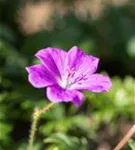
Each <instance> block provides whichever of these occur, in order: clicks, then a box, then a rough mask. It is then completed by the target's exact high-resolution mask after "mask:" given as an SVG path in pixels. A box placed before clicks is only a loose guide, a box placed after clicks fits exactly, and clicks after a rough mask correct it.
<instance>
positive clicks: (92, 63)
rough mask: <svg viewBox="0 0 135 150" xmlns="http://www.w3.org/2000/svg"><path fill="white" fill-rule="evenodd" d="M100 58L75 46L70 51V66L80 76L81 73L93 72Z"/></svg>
mask: <svg viewBox="0 0 135 150" xmlns="http://www.w3.org/2000/svg"><path fill="white" fill-rule="evenodd" d="M98 62H99V59H98V58H96V57H93V56H88V55H86V54H85V53H84V52H83V51H82V50H81V49H80V48H78V47H77V46H74V47H72V48H71V49H70V51H69V52H68V63H67V65H68V66H69V68H73V69H74V70H75V71H76V72H77V74H78V76H79V75H80V74H82V73H83V74H92V73H94V72H95V71H96V70H97V67H98Z"/></svg>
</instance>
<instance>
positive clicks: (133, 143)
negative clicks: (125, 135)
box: [128, 140, 135, 150]
mask: <svg viewBox="0 0 135 150" xmlns="http://www.w3.org/2000/svg"><path fill="white" fill-rule="evenodd" d="M128 144H129V146H130V148H131V150H135V141H133V140H130V141H129V142H128Z"/></svg>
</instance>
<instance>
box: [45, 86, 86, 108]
mask: <svg viewBox="0 0 135 150" xmlns="http://www.w3.org/2000/svg"><path fill="white" fill-rule="evenodd" d="M47 97H48V98H49V99H50V101H52V102H73V103H74V104H75V105H76V106H79V105H80V104H81V103H82V101H83V99H84V96H83V94H82V93H81V92H79V91H76V90H67V89H63V88H61V87H59V86H50V87H48V88H47Z"/></svg>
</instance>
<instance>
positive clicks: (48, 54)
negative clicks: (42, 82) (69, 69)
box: [35, 47, 67, 77]
mask: <svg viewBox="0 0 135 150" xmlns="http://www.w3.org/2000/svg"><path fill="white" fill-rule="evenodd" d="M66 55H67V53H66V52H65V51H63V50H61V49H58V48H51V47H48V48H45V49H42V50H40V51H38V52H37V53H36V55H35V56H36V57H37V58H39V59H40V60H41V62H42V63H43V64H44V65H45V66H46V67H47V68H48V69H49V70H50V71H51V72H52V73H53V74H54V75H55V76H57V77H61V74H62V73H63V71H64V62H65V58H66Z"/></svg>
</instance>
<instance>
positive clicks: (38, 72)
mask: <svg viewBox="0 0 135 150" xmlns="http://www.w3.org/2000/svg"><path fill="white" fill-rule="evenodd" d="M26 70H27V71H28V73H29V75H28V80H29V82H30V83H31V84H32V85H33V86H34V87H36V88H43V87H46V86H48V85H53V84H54V83H55V82H56V81H55V79H54V78H53V76H52V75H51V73H50V72H49V71H48V70H47V69H46V68H45V67H44V66H43V65H41V64H38V65H33V66H30V67H26Z"/></svg>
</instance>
